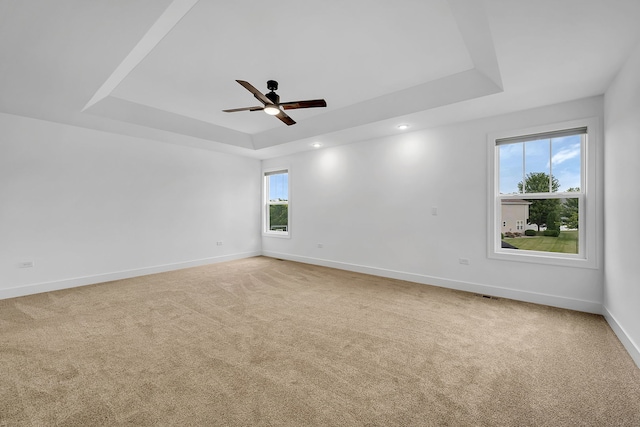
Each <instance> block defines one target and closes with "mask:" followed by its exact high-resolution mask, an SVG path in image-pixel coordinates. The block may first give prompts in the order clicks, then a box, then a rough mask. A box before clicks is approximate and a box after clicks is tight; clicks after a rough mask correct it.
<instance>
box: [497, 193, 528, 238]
mask: <svg viewBox="0 0 640 427" xmlns="http://www.w3.org/2000/svg"><path fill="white" fill-rule="evenodd" d="M530 205H531V202H527V201H526V200H509V199H505V200H502V232H503V233H506V232H508V231H511V232H513V233H524V230H525V229H526V228H527V222H528V220H529V206H530Z"/></svg>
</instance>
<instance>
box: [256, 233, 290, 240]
mask: <svg viewBox="0 0 640 427" xmlns="http://www.w3.org/2000/svg"><path fill="white" fill-rule="evenodd" d="M262 236H263V237H276V238H278V239H290V238H291V233H289V232H286V233H283V232H273V231H272V232H267V231H263V232H262Z"/></svg>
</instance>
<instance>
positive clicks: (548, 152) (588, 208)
mask: <svg viewBox="0 0 640 427" xmlns="http://www.w3.org/2000/svg"><path fill="white" fill-rule="evenodd" d="M576 124H580V126H575V125H576ZM596 124H597V121H596V120H594V119H590V120H584V121H578V122H571V123H567V124H565V126H566V127H563V126H562V125H553V126H549V127H546V128H545V127H542V128H537V129H535V130H529V131H523V132H522V133H517V132H508V133H505V134H504V135H490V137H489V147H490V150H491V155H490V156H489V158H490V163H491V165H490V170H492V171H493V173H492V175H493V176H492V177H491V178H490V179H491V187H493V202H492V203H490V213H489V218H490V224H489V229H490V231H489V233H490V235H489V256H490V257H492V258H500V259H511V260H516V259H517V260H520V261H530V262H542V263H552V264H561V265H575V263H577V264H578V265H584V266H588V267H594V266H595V260H596V257H595V250H596V245H595V239H596V236H595V235H596V232H595V221H594V216H595V215H594V213H595V203H594V201H593V200H594V199H595V197H591V196H590V197H587V191H588V190H591V191H593V189H594V187H595V185H594V184H595V180H594V176H595V162H594V161H593V157H594V154H595V153H594V151H595V149H594V148H593V146H594V140H595V136H596V132H595V131H594V128H595V127H596ZM535 131H538V132H535ZM589 158H590V162H587V159H589ZM587 201H589V202H587ZM500 225H502V226H501V227H500Z"/></svg>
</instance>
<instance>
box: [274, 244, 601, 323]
mask: <svg viewBox="0 0 640 427" xmlns="http://www.w3.org/2000/svg"><path fill="white" fill-rule="evenodd" d="M262 255H264V256H268V257H271V258H280V259H286V260H290V261H297V262H302V263H306V264H313V265H321V266H323V267H331V268H337V269H340V270H347V271H354V272H357V273H365V274H371V275H374V276H381V277H388V278H391V279H398V280H406V281H408V282H415V283H421V284H425V285H434V286H440V287H442V288H449V289H456V290H459V291H466V292H473V293H478V294H483V295H491V296H496V297H501V298H509V299H514V300H518V301H524V302H531V303H535V304H542V305H549V306H552V307H559V308H566V309H569V310H576V311H583V312H586V313H594V314H602V304H601V303H600V302H596V301H586V300H578V299H572V298H566V297H561V296H556V295H548V294H542V293H536V292H527V291H519V290H515V289H508V288H502V287H498V286H491V285H484V284H480V283H472V282H462V281H458V280H450V279H444V278H441V277H434V276H427V275H423V274H416V273H407V272H403V271H396V270H388V269H384V268H378V267H370V266H364V265H358V264H351V263H344V262H339V261H331V260H326V259H321V258H312V257H305V256H298V255H291V254H286V253H279V252H272V251H263V252H262Z"/></svg>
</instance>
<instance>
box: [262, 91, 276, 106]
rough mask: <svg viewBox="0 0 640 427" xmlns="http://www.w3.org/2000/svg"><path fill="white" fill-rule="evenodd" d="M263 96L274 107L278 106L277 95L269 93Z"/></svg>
mask: <svg viewBox="0 0 640 427" xmlns="http://www.w3.org/2000/svg"><path fill="white" fill-rule="evenodd" d="M264 96H266V97H267V98H269V100H270V101H271V102H273V103H274V104H275V105H280V95H278V94H277V93H275V92H269V93H265V95H264Z"/></svg>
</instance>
